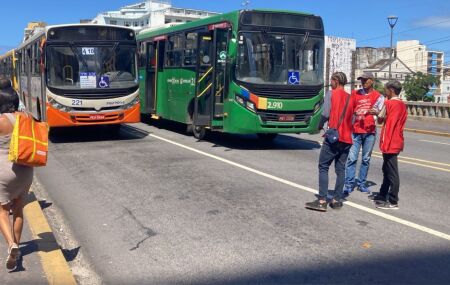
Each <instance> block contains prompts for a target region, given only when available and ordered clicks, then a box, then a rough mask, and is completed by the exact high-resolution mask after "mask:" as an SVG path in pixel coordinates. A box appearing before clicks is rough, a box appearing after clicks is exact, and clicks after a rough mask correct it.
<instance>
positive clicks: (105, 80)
mask: <svg viewBox="0 0 450 285" xmlns="http://www.w3.org/2000/svg"><path fill="white" fill-rule="evenodd" d="M97 85H98V87H99V88H109V77H108V76H100V79H99V80H98V84H97Z"/></svg>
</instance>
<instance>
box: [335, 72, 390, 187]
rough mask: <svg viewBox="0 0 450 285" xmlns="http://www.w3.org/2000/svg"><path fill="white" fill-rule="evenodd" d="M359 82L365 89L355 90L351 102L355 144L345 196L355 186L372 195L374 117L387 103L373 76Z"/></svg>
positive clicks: (349, 156) (346, 169) (347, 165)
mask: <svg viewBox="0 0 450 285" xmlns="http://www.w3.org/2000/svg"><path fill="white" fill-rule="evenodd" d="M358 80H361V83H362V86H363V88H361V89H359V90H355V91H353V93H352V100H353V101H354V105H355V114H354V115H355V117H354V124H353V135H352V138H353V145H352V147H351V148H350V153H349V155H348V160H347V164H346V167H345V186H344V195H345V196H347V195H348V194H349V193H350V192H352V191H353V188H354V187H355V186H357V187H358V188H359V191H361V192H363V193H370V191H369V189H368V188H367V185H366V180H367V173H368V172H369V165H370V158H371V156H372V149H373V146H374V145H375V136H376V125H375V115H376V114H378V112H379V111H381V109H382V107H383V103H384V97H383V96H382V95H381V94H380V93H378V91H376V90H375V89H374V88H373V84H374V82H375V79H374V77H373V74H372V73H370V72H365V73H364V74H363V75H362V76H360V77H358ZM360 149H362V155H361V156H362V158H361V166H360V168H359V177H358V178H357V179H355V176H356V163H357V161H358V156H359V150H360Z"/></svg>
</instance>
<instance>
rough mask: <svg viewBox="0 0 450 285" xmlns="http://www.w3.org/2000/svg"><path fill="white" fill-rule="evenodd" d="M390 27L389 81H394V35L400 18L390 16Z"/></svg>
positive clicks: (388, 18)
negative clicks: (392, 71) (392, 68)
mask: <svg viewBox="0 0 450 285" xmlns="http://www.w3.org/2000/svg"><path fill="white" fill-rule="evenodd" d="M387 20H388V23H389V26H390V27H391V51H390V53H389V80H391V79H392V73H391V65H392V53H393V52H394V49H393V48H392V37H393V34H394V27H395V24H397V20H398V17H397V16H389V17H387Z"/></svg>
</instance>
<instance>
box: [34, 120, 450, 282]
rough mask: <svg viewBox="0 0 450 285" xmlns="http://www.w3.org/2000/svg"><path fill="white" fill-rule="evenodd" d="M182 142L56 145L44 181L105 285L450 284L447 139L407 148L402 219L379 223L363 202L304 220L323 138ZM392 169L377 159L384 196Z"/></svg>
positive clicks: (356, 196)
mask: <svg viewBox="0 0 450 285" xmlns="http://www.w3.org/2000/svg"><path fill="white" fill-rule="evenodd" d="M183 131H184V128H183V126H179V125H173V124H168V123H166V122H162V123H156V125H155V126H151V125H148V124H145V123H140V124H135V125H131V126H125V127H122V129H121V130H120V132H119V133H118V134H112V133H110V131H109V129H108V128H102V127H100V128H80V129H65V130H60V131H58V132H56V133H54V134H53V136H52V144H51V147H50V149H51V154H50V160H49V163H48V166H47V167H45V168H40V169H38V171H37V178H38V180H39V182H40V183H41V184H42V186H43V187H44V188H45V190H46V191H47V192H48V195H49V197H50V199H51V202H52V203H54V204H56V205H57V206H58V207H59V208H60V209H61V210H62V212H63V215H64V217H65V219H64V223H65V224H66V225H67V226H69V227H70V228H71V229H72V231H73V232H74V234H75V238H76V240H77V242H78V243H79V246H80V247H81V250H82V251H83V252H84V253H85V255H86V256H87V257H88V258H89V259H90V261H91V262H92V264H93V267H94V269H95V271H96V272H97V273H98V274H99V275H100V276H101V278H102V279H103V281H104V282H105V283H106V284H318V283H320V284H450V262H449V261H450V240H448V239H445V237H447V238H448V237H449V235H450V207H449V201H450V187H449V183H450V159H449V155H448V154H449V150H450V139H449V138H444V137H435V136H429V135H420V134H411V133H406V134H405V136H406V150H405V152H404V153H403V154H402V156H403V157H405V158H403V159H401V162H400V164H399V167H400V177H401V190H400V199H401V200H400V204H399V205H400V209H399V210H398V211H389V212H386V211H384V212H383V213H384V214H388V215H385V216H380V215H378V214H377V213H379V211H375V212H372V210H374V209H375V208H374V207H373V205H372V203H371V202H370V201H368V199H367V196H366V195H364V194H362V193H359V192H357V193H353V194H352V195H351V196H350V197H349V199H348V200H349V201H350V202H352V203H354V204H351V205H345V206H344V208H343V209H341V210H339V211H334V210H332V209H329V211H328V212H327V213H318V212H313V211H308V210H306V209H305V208H304V203H305V202H309V201H312V200H313V199H315V197H314V194H313V193H310V192H308V191H309V190H311V189H310V188H312V189H317V185H318V177H317V176H318V174H317V160H318V155H319V151H320V144H319V143H318V141H320V139H321V138H320V136H319V135H314V136H310V135H282V136H279V137H278V138H277V139H276V140H275V141H274V142H273V143H266V144H263V143H261V142H260V141H258V140H257V139H256V137H255V136H233V135H224V134H213V135H211V137H210V138H209V139H208V140H207V141H197V140H196V139H194V138H193V137H191V136H188V135H186V134H184V132H183ZM375 150H378V147H377V146H376V148H375ZM381 165H382V159H381V158H380V154H378V153H374V157H373V158H372V164H371V170H370V173H369V180H370V181H371V182H372V184H373V186H372V187H371V189H372V190H373V191H378V187H379V184H380V182H381V181H382V173H381ZM331 173H333V171H331ZM333 179H334V174H331V178H330V181H333ZM333 186H334V185H330V188H333ZM361 206H364V207H361ZM396 218H398V219H396ZM407 222H412V223H414V224H412V225H410V224H408V225H405V223H407ZM421 226H422V227H426V228H425V229H423V228H421ZM432 230H435V231H438V233H436V232H433V231H432ZM433 233H434V234H433ZM439 234H442V236H441V237H439Z"/></svg>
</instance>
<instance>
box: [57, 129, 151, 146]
mask: <svg viewBox="0 0 450 285" xmlns="http://www.w3.org/2000/svg"><path fill="white" fill-rule="evenodd" d="M130 127H131V128H133V127H132V125H100V126H80V127H67V128H52V129H51V130H50V134H49V140H50V141H51V142H52V143H55V144H58V143H79V142H98V141H123V140H138V139H143V138H145V137H146V136H148V134H149V133H148V132H145V131H143V130H139V131H136V130H133V131H129V129H130ZM134 129H136V128H134Z"/></svg>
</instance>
